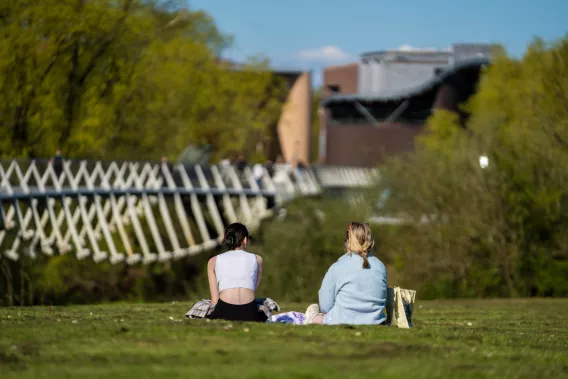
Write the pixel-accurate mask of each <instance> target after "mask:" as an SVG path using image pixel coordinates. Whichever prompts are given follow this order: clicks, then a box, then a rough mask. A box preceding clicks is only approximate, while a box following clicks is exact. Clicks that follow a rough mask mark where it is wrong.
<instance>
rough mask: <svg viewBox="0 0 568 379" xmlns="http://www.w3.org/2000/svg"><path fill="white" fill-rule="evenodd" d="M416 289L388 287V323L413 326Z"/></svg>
mask: <svg viewBox="0 0 568 379" xmlns="http://www.w3.org/2000/svg"><path fill="white" fill-rule="evenodd" d="M415 298H416V291H414V290H407V289H403V288H400V287H393V288H391V287H389V288H388V289H387V321H386V324H387V325H391V326H398V327H399V328H405V329H408V328H412V312H413V311H414V300H415Z"/></svg>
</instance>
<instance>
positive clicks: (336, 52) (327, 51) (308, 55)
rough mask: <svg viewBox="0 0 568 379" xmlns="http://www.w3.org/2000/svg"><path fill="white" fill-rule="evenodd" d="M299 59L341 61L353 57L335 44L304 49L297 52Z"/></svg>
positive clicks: (323, 61) (320, 61)
mask: <svg viewBox="0 0 568 379" xmlns="http://www.w3.org/2000/svg"><path fill="white" fill-rule="evenodd" d="M297 56H298V58H299V59H302V60H305V61H310V62H318V63H341V62H345V61H348V60H350V59H354V57H353V56H352V55H351V54H348V53H346V52H345V51H343V50H341V49H340V48H339V47H337V46H322V47H318V48H316V49H306V50H302V51H300V52H298V54H297Z"/></svg>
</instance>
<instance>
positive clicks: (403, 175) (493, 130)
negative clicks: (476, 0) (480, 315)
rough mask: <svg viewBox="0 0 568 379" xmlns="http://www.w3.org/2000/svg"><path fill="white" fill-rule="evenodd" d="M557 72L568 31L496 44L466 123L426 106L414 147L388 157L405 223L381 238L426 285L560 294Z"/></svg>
mask: <svg viewBox="0 0 568 379" xmlns="http://www.w3.org/2000/svg"><path fill="white" fill-rule="evenodd" d="M567 83H568V38H565V39H563V40H561V41H558V42H556V43H553V44H545V43H544V42H542V41H540V40H537V41H535V42H534V43H533V44H531V46H530V47H529V48H528V50H527V52H526V54H525V55H524V57H523V58H522V59H520V60H517V59H513V58H510V57H507V56H506V55H504V54H502V55H498V56H497V57H496V59H495V61H494V63H493V64H492V66H491V67H490V68H488V69H487V71H486V72H485V74H484V75H483V76H482V80H481V83H480V86H479V90H478V93H477V94H476V95H475V96H474V97H473V98H472V100H471V101H470V103H469V104H468V105H467V107H466V109H467V111H468V112H469V113H470V115H471V117H470V119H469V121H468V122H467V125H466V126H467V127H466V130H462V129H460V128H459V127H458V122H457V121H458V120H457V116H456V115H455V114H452V113H449V112H445V111H439V112H436V114H434V115H433V116H432V117H431V119H430V120H429V122H428V129H429V133H427V134H426V135H425V136H424V137H422V139H421V141H420V143H419V147H418V148H417V151H416V152H415V153H412V154H410V155H408V156H406V157H404V158H398V159H395V160H393V161H392V162H390V163H389V165H388V167H387V168H386V170H385V172H384V176H385V180H384V181H383V183H382V184H381V186H382V187H383V189H384V188H386V187H388V188H390V189H391V191H392V197H391V199H390V202H389V204H388V207H389V208H388V211H390V212H395V213H398V214H400V215H403V216H405V217H407V219H409V220H414V222H413V223H412V224H411V225H409V226H407V227H405V228H404V229H403V232H401V233H400V234H399V235H397V236H396V237H394V239H393V240H391V241H390V242H389V244H388V245H389V246H391V252H392V254H393V259H395V260H396V261H397V262H399V268H400V269H401V270H402V271H403V273H404V276H405V277H406V278H407V279H408V280H409V281H412V283H414V286H416V283H417V282H421V283H422V287H421V289H422V290H423V293H424V294H425V295H427V296H484V295H485V296H494V295H504V296H517V295H523V296H532V295H539V296H543V295H545V296H546V295H558V296H565V295H566V294H568V279H567V278H568V237H567V236H568V217H567V216H566V214H567V212H568V190H567V188H568V170H566V167H568V144H567V143H566V142H567V141H568V107H566V104H568V85H567ZM480 156H487V157H488V159H489V165H488V166H487V167H486V168H482V167H480V165H479V157H480ZM419 220H423V221H424V220H427V222H425V223H424V222H422V223H420V222H417V221H419Z"/></svg>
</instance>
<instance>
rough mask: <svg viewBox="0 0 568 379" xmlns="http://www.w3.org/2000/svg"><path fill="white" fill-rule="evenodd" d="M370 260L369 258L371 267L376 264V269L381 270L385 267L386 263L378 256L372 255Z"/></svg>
mask: <svg viewBox="0 0 568 379" xmlns="http://www.w3.org/2000/svg"><path fill="white" fill-rule="evenodd" d="M368 260H369V263H370V264H371V267H373V265H374V266H375V268H376V269H379V270H384V269H385V264H384V263H383V261H381V260H380V259H379V258H377V257H376V256H374V255H370V256H369V258H368Z"/></svg>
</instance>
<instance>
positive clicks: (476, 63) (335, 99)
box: [321, 57, 491, 106]
mask: <svg viewBox="0 0 568 379" xmlns="http://www.w3.org/2000/svg"><path fill="white" fill-rule="evenodd" d="M489 63H491V59H489V58H487V57H479V58H470V59H464V60H462V61H459V62H456V63H455V64H454V65H452V66H450V67H448V68H446V69H445V70H443V71H442V72H441V73H440V74H439V75H438V76H435V77H433V78H432V79H430V80H428V81H426V82H424V83H420V84H418V85H416V86H413V87H410V88H406V89H403V90H396V91H385V92H375V93H356V94H349V95H342V94H337V95H332V96H329V97H328V98H326V99H324V100H322V102H321V105H322V106H327V105H329V104H337V103H343V102H352V101H363V102H364V101H396V100H401V99H406V98H408V97H412V96H416V95H419V94H421V93H424V92H426V91H428V90H430V89H432V88H434V87H436V86H437V85H439V84H441V83H443V82H444V81H445V80H446V79H448V78H449V77H450V76H452V75H453V74H455V73H457V72H458V71H461V70H464V69H467V68H471V67H481V66H485V65H488V64H489Z"/></svg>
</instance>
